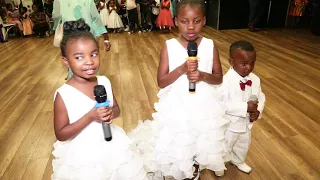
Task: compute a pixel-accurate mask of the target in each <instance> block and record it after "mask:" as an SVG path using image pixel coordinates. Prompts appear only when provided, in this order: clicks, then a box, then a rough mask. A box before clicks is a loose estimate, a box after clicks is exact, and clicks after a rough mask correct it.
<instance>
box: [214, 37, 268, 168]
mask: <svg viewBox="0 0 320 180" xmlns="http://www.w3.org/2000/svg"><path fill="white" fill-rule="evenodd" d="M229 55H230V58H229V63H230V65H231V68H230V69H229V70H228V72H227V73H226V74H225V75H224V77H223V84H222V85H221V86H220V87H219V88H220V90H221V91H222V93H223V96H222V104H223V105H224V106H225V107H226V114H225V117H226V118H227V119H228V120H230V123H229V125H228V128H227V131H226V140H227V144H228V149H229V152H230V155H231V163H232V164H234V165H235V166H237V167H238V169H239V170H241V171H243V172H245V173H250V172H251V167H250V166H248V165H247V164H246V163H245V159H246V157H247V153H248V150H249V146H250V142H251V128H252V126H253V122H254V121H256V120H257V119H260V118H261V113H262V111H263V108H264V103H265V95H264V94H263V92H262V91H261V86H260V78H259V77H258V76H257V75H255V74H254V73H252V71H253V69H254V65H255V61H256V52H255V49H254V47H253V46H252V44H250V43H249V42H247V41H237V42H234V43H233V44H232V45H231V46H230V51H229Z"/></svg>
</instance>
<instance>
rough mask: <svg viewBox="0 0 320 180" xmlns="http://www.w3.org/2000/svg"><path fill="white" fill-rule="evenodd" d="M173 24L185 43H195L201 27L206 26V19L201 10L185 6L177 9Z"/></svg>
mask: <svg viewBox="0 0 320 180" xmlns="http://www.w3.org/2000/svg"><path fill="white" fill-rule="evenodd" d="M175 23H176V25H177V26H178V27H179V30H180V33H181V36H182V37H183V38H184V39H185V40H187V41H195V40H196V39H197V38H198V36H199V34H200V32H201V29H202V27H203V26H204V25H205V24H206V17H205V16H204V14H203V11H202V9H201V8H199V7H197V6H192V5H186V6H183V7H181V8H179V10H178V13H177V17H176V18H175Z"/></svg>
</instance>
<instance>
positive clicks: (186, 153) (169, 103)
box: [128, 86, 229, 179]
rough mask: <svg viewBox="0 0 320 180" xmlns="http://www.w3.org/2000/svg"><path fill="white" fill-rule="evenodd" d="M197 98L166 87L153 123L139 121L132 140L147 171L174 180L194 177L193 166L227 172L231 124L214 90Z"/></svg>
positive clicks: (201, 92) (202, 90)
mask: <svg viewBox="0 0 320 180" xmlns="http://www.w3.org/2000/svg"><path fill="white" fill-rule="evenodd" d="M196 93H198V94H197V95H190V94H189V93H188V92H185V93H181V91H179V90H175V89H171V88H170V87H167V88H165V89H162V90H161V91H160V92H159V94H158V96H159V98H160V100H159V103H156V104H155V110H156V111H157V112H156V113H154V114H153V120H147V121H144V122H142V121H140V122H139V124H138V126H137V127H136V128H135V129H134V130H133V131H132V132H130V133H129V134H128V135H129V137H130V138H131V139H132V140H133V141H134V142H135V144H136V146H137V147H136V148H137V149H138V150H139V151H140V154H141V155H142V157H143V158H144V164H145V166H146V167H145V168H146V170H147V171H152V172H161V173H162V174H163V175H164V176H173V177H174V178H175V179H184V178H192V177H193V172H194V168H193V165H194V164H195V163H196V164H199V165H200V168H201V169H204V168H207V169H210V170H212V171H220V170H224V169H225V162H226V161H228V160H229V154H228V152H227V147H226V143H225V138H224V133H225V130H226V126H227V123H228V121H227V120H225V119H224V118H223V117H222V116H223V114H224V112H225V111H224V110H223V109H222V108H221V107H220V105H219V103H218V101H217V97H216V96H217V95H216V94H215V92H214V90H213V87H211V86H203V87H202V88H199V92H196Z"/></svg>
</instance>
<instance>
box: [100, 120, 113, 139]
mask: <svg viewBox="0 0 320 180" xmlns="http://www.w3.org/2000/svg"><path fill="white" fill-rule="evenodd" d="M101 124H102V129H103V135H104V139H105V140H106V141H111V140H112V134H111V128H110V124H107V123H105V122H102V123H101Z"/></svg>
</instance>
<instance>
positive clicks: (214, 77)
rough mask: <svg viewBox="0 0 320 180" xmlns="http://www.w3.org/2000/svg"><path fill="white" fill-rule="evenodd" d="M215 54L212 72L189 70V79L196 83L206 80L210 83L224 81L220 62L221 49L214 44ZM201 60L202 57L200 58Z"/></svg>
mask: <svg viewBox="0 0 320 180" xmlns="http://www.w3.org/2000/svg"><path fill="white" fill-rule="evenodd" d="M213 52H214V56H213V68H212V74H210V73H206V72H202V71H199V70H196V71H192V72H188V79H189V81H190V82H193V83H196V82H198V81H204V82H206V83H208V84H215V85H217V84H221V83H222V77H223V76H222V68H221V63H220V57H219V51H218V49H217V48H216V46H214V48H213ZM200 61H201V59H200Z"/></svg>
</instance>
